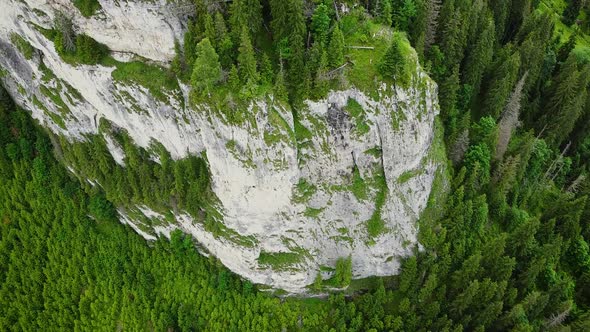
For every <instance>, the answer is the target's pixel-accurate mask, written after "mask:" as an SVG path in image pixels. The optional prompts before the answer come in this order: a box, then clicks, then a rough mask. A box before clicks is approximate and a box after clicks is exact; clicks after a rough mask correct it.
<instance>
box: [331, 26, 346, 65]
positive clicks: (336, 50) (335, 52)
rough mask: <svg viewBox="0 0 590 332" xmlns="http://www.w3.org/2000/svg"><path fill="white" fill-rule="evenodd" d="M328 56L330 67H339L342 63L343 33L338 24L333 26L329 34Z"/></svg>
mask: <svg viewBox="0 0 590 332" xmlns="http://www.w3.org/2000/svg"><path fill="white" fill-rule="evenodd" d="M328 56H329V59H328V62H329V64H330V67H332V68H337V67H340V66H341V65H342V64H343V63H344V35H342V31H340V27H339V26H338V24H336V25H335V26H334V30H332V35H331V36H330V45H329V46H328Z"/></svg>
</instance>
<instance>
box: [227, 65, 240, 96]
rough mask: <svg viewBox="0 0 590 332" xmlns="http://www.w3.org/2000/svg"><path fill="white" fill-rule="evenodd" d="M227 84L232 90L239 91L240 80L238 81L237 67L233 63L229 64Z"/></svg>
mask: <svg viewBox="0 0 590 332" xmlns="http://www.w3.org/2000/svg"><path fill="white" fill-rule="evenodd" d="M227 84H228V85H229V88H230V89H231V90H232V91H234V92H235V91H239V90H240V86H241V85H242V82H241V81H240V74H239V73H238V68H237V67H236V66H235V65H232V66H231V69H230V70H229V75H228V78H227Z"/></svg>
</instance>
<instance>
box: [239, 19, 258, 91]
mask: <svg viewBox="0 0 590 332" xmlns="http://www.w3.org/2000/svg"><path fill="white" fill-rule="evenodd" d="M238 52H239V54H238V70H239V72H240V77H241V79H242V82H244V83H245V84H258V80H259V79H260V76H259V75H258V71H257V70H256V56H255V55H254V48H252V43H251V42H250V36H249V33H248V29H247V28H246V27H243V28H242V35H241V37H240V48H239V49H238Z"/></svg>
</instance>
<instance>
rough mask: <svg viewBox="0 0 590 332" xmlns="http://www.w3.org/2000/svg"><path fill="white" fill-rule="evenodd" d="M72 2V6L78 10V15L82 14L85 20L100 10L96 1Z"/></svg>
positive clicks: (80, 0)
mask: <svg viewBox="0 0 590 332" xmlns="http://www.w3.org/2000/svg"><path fill="white" fill-rule="evenodd" d="M72 2H73V3H74V6H76V8H78V10H79V11H80V13H82V16H84V17H86V18H88V17H90V16H92V15H94V13H96V11H97V10H99V9H101V6H100V2H98V0H72Z"/></svg>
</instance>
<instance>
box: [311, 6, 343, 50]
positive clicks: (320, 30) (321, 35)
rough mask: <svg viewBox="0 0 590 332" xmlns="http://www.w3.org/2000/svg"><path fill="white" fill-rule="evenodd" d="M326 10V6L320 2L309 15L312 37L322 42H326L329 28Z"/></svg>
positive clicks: (328, 17)
mask: <svg viewBox="0 0 590 332" xmlns="http://www.w3.org/2000/svg"><path fill="white" fill-rule="evenodd" d="M328 12H329V11H328V6H326V5H325V4H323V3H320V4H319V5H318V6H317V7H316V8H315V11H314V12H313V15H312V16H311V30H312V31H313V33H314V39H315V40H316V41H318V42H320V43H323V44H326V43H327V42H328V32H329V30H330V16H328ZM337 25H338V24H336V26H337ZM334 29H336V27H334Z"/></svg>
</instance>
